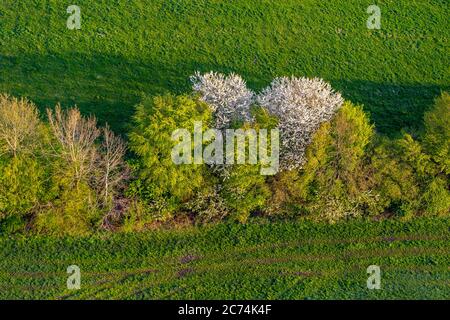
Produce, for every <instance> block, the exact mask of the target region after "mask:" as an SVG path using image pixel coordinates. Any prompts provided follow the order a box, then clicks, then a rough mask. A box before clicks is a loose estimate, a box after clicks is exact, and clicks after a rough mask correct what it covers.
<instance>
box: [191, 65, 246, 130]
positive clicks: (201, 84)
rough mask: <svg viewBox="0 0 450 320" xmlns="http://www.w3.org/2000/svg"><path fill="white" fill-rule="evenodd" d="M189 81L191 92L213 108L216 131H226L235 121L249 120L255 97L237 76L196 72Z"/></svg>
mask: <svg viewBox="0 0 450 320" xmlns="http://www.w3.org/2000/svg"><path fill="white" fill-rule="evenodd" d="M190 79H191V82H192V85H193V86H192V87H193V90H194V91H195V92H198V93H199V94H200V98H201V99H202V100H203V101H204V102H206V103H208V104H209V105H210V106H211V107H212V108H213V111H214V115H215V122H216V123H215V125H216V129H226V128H228V127H229V125H230V124H231V123H232V122H233V121H235V120H237V121H250V120H251V115H250V107H251V105H252V104H253V102H254V96H255V95H254V93H253V92H252V91H251V90H249V89H248V88H247V85H246V83H245V81H244V80H243V79H242V78H241V77H240V76H239V75H237V74H234V73H231V74H229V75H228V76H226V75H224V74H221V73H216V72H208V73H205V74H201V73H200V72H196V73H195V74H194V75H193V76H191V78H190Z"/></svg>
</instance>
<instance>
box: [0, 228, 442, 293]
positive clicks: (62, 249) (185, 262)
mask: <svg viewBox="0 0 450 320" xmlns="http://www.w3.org/2000/svg"><path fill="white" fill-rule="evenodd" d="M449 227H450V221H449V220H448V219H434V220H424V219H417V220H415V221H412V222H405V223H403V222H396V221H384V222H370V223H368V222H362V221H354V222H349V223H341V224H336V225H325V224H323V225H322V224H313V223H305V222H302V223H300V222H275V223H263V222H260V223H252V224H248V225H237V224H223V225H217V226H209V227H204V228H197V229H188V230H184V231H158V232H149V233H143V234H134V235H127V234H116V235H109V236H104V237H102V236H96V237H91V238H79V239H74V238H66V239H50V238H26V239H25V238H24V239H18V238H16V239H6V238H2V239H0V247H1V248H2V250H1V251H0V279H1V281H0V299H6V298H8V299H19V298H21V299H23V298H25V299H30V298H45V299H92V298H96V299H112V298H114V299H200V298H201V299H344V298H353V299H449V298H450V281H449V279H450V269H449V266H450V255H449V252H450V233H449V231H450V230H449ZM72 264H75V265H78V266H79V267H80V269H81V289H80V290H75V291H71V290H68V289H66V279H67V277H68V274H67V273H66V268H67V267H68V266H69V265H72ZM369 265H378V266H380V268H381V290H368V289H367V287H366V281H367V278H368V276H369V275H368V274H367V273H366V270H367V267H368V266H369Z"/></svg>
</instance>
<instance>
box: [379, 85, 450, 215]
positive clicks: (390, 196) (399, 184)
mask: <svg viewBox="0 0 450 320" xmlns="http://www.w3.org/2000/svg"><path fill="white" fill-rule="evenodd" d="M449 116H450V96H449V95H448V94H447V93H443V94H442V96H441V97H439V98H438V99H436V102H435V105H434V107H433V108H432V109H431V110H429V111H428V112H427V113H426V114H425V115H424V123H425V132H424V135H423V139H422V143H420V141H417V140H414V138H413V137H412V136H411V135H409V134H404V135H403V137H402V138H400V139H396V140H393V141H389V140H386V139H384V140H383V142H382V143H380V144H379V146H378V147H377V148H375V150H374V154H373V156H372V166H373V171H374V176H375V181H376V183H377V188H378V190H379V194H380V197H381V202H382V203H384V206H385V208H386V210H388V211H392V212H394V213H396V214H397V215H400V216H401V217H406V218H410V217H412V216H414V215H416V214H421V213H422V214H428V215H448V214H449V212H450V192H449V177H448V174H449V167H448V165H449V143H450V139H449V137H450V125H449V124H450V123H449V121H450V120H449Z"/></svg>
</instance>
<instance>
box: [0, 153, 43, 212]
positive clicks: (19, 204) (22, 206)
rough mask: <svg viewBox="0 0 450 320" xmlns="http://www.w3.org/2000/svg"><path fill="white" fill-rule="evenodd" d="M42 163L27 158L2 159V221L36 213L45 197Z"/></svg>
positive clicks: (0, 173) (0, 181) (0, 190)
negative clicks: (11, 217)
mask: <svg viewBox="0 0 450 320" xmlns="http://www.w3.org/2000/svg"><path fill="white" fill-rule="evenodd" d="M45 178H46V172H45V167H44V166H43V163H42V162H39V161H38V160H36V159H33V158H31V157H27V156H23V157H22V156H20V157H19V156H16V157H11V158H3V159H1V158H0V220H2V219H3V218H6V217H10V216H17V217H23V216H24V215H26V214H30V213H32V212H34V211H35V209H36V208H37V207H38V206H39V204H40V202H41V200H42V199H43V198H44V197H45V193H46V188H45V183H44V181H45Z"/></svg>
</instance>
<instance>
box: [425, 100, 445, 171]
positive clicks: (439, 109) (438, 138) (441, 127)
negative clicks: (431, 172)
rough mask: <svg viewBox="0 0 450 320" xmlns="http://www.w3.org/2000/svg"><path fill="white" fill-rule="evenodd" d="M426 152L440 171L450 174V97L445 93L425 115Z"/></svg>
mask: <svg viewBox="0 0 450 320" xmlns="http://www.w3.org/2000/svg"><path fill="white" fill-rule="evenodd" d="M424 123H425V135H424V138H423V145H424V150H425V152H426V153H428V154H429V155H430V156H431V157H432V160H433V161H434V162H436V163H437V164H438V170H439V171H441V172H443V173H445V174H447V175H448V174H450V95H449V94H448V93H447V92H444V93H443V94H442V95H441V96H440V97H439V98H437V99H436V101H435V105H434V107H433V108H432V110H430V111H428V112H427V113H425V116H424Z"/></svg>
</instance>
